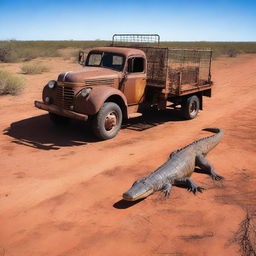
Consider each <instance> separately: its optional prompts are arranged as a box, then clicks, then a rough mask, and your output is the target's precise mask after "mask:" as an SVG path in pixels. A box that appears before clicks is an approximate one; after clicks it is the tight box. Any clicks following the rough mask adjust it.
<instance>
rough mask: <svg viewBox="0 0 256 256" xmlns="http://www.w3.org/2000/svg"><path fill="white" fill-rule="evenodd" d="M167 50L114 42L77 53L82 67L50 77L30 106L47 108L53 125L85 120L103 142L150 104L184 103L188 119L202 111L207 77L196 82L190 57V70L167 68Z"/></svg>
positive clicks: (194, 68)
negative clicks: (53, 78) (134, 114)
mask: <svg viewBox="0 0 256 256" xmlns="http://www.w3.org/2000/svg"><path fill="white" fill-rule="evenodd" d="M168 53H169V52H168V49H167V48H161V47H159V46H158V47H151V46H150V47H146V48H145V47H138V46H135V47H127V46H116V45H112V46H108V47H98V48H93V49H92V50H90V52H89V53H88V55H87V56H85V53H84V52H83V51H80V53H79V63H80V64H81V65H82V68H81V69H79V70H77V71H71V72H63V73H61V74H59V75H58V77H57V79H56V80H51V81H49V82H48V84H47V85H45V87H44V89H43V93H42V101H41V102H40V101H35V106H36V107H37V108H39V109H43V110H46V111H48V112H49V117H50V120H51V121H52V122H54V123H55V124H58V125H59V124H62V125H63V124H66V123H67V122H68V121H69V119H71V118H74V119H80V120H83V121H86V120H88V119H90V120H91V124H92V130H93V132H94V134H95V135H96V136H97V137H98V138H99V139H102V140H106V139H111V138H113V137H114V136H116V135H117V133H118V131H119V129H120V128H121V124H122V121H123V119H127V118H128V117H129V114H130V113H134V112H140V113H141V112H143V111H144V109H145V108H147V107H152V106H156V107H157V108H158V109H164V108H166V107H167V101H171V102H173V105H174V106H177V105H181V106H183V109H185V112H186V115H185V117H186V118H187V119H192V118H194V117H196V115H197V113H198V110H199V108H201V109H202V96H203V95H204V94H205V95H206V96H207V94H208V96H209V95H210V91H209V90H210V89H211V88H210V87H209V86H211V84H210V80H209V79H210V77H209V76H208V78H207V79H208V80H209V81H208V80H207V79H206V80H202V79H201V80H200V77H199V67H197V66H195V63H193V62H191V61H190V62H191V64H190V66H189V69H188V68H186V70H184V69H183V68H181V67H176V66H175V68H174V69H172V70H169V68H170V63H169V62H168ZM175 58H176V57H175ZM168 67H169V68H168ZM209 70H210V69H209ZM184 77H185V80H186V81H185V80H184ZM191 77H192V78H191ZM182 78H183V80H182ZM191 79H192V80H193V81H192V80H191ZM182 81H183V85H184V86H183V85H182ZM191 81H192V82H193V83H197V85H196V86H194V87H193V88H192V87H191V88H190V87H188V85H189V84H192V82H191ZM185 83H186V84H185ZM199 83H200V84H201V85H204V86H203V87H201V88H200V87H199ZM181 86H183V87H181ZM182 88H185V89H186V90H185V91H182ZM187 88H188V89H187ZM206 92H207V93H206ZM192 96H193V97H192ZM191 97H192V99H191Z"/></svg>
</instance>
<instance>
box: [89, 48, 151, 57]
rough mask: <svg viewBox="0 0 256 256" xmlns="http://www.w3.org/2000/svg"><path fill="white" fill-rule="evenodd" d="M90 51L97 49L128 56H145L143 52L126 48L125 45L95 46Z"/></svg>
mask: <svg viewBox="0 0 256 256" xmlns="http://www.w3.org/2000/svg"><path fill="white" fill-rule="evenodd" d="M91 51H99V52H111V53H118V54H121V55H124V56H126V57H129V56H131V55H142V56H144V57H145V56H146V55H145V52H143V51H142V50H139V49H135V48H126V47H97V48H93V49H92V50H91Z"/></svg>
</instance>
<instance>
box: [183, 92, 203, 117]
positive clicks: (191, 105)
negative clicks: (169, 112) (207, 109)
mask: <svg viewBox="0 0 256 256" xmlns="http://www.w3.org/2000/svg"><path fill="white" fill-rule="evenodd" d="M199 108H200V102H199V99H198V97H197V96H196V95H193V96H190V97H189V98H187V99H186V100H185V101H184V102H183V103H182V112H183V116H184V117H185V118H186V119H194V118H195V117H196V116H197V115H198V112H199Z"/></svg>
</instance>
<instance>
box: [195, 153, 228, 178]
mask: <svg viewBox="0 0 256 256" xmlns="http://www.w3.org/2000/svg"><path fill="white" fill-rule="evenodd" d="M196 166H198V167H200V168H201V169H203V170H205V171H207V172H208V173H209V174H210V176H211V177H212V179H213V180H222V179H223V177H222V176H220V175H218V174H217V173H216V172H215V171H214V169H213V166H212V165H211V164H210V163H209V162H208V161H207V160H206V159H205V158H204V156H203V155H199V156H197V157H196Z"/></svg>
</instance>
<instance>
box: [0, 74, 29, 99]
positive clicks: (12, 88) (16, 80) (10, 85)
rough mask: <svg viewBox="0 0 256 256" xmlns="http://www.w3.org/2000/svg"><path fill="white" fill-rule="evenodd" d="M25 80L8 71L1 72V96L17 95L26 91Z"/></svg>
mask: <svg viewBox="0 0 256 256" xmlns="http://www.w3.org/2000/svg"><path fill="white" fill-rule="evenodd" d="M24 86H25V80H24V79H23V78H21V77H18V76H15V75H13V74H12V73H10V72H8V71H6V70H0V95H4V94H11V95H17V94H19V93H21V91H22V90H23V89H24Z"/></svg>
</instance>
